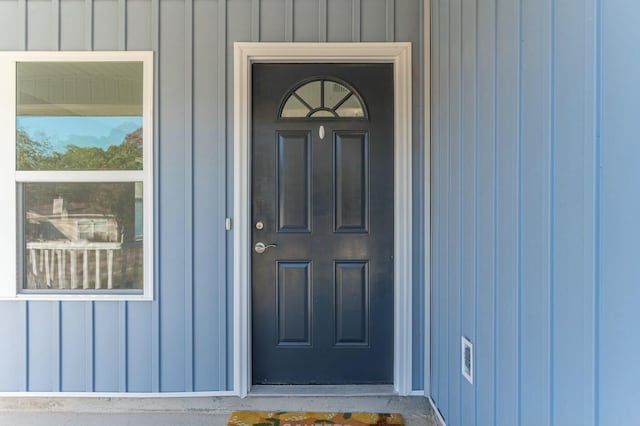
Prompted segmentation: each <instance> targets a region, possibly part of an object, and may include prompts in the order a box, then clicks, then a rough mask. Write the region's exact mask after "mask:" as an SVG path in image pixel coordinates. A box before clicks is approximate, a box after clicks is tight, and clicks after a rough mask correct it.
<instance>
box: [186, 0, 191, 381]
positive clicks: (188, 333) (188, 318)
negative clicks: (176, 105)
mask: <svg viewBox="0 0 640 426" xmlns="http://www.w3.org/2000/svg"><path fill="white" fill-rule="evenodd" d="M184 28H185V30H184V31H185V35H184V40H185V46H184V76H185V79H184V80H185V83H184V150H185V153H184V208H185V212H184V216H185V223H184V236H185V244H184V303H185V307H184V311H185V320H184V323H185V333H184V334H185V336H184V337H185V342H184V344H185V348H184V349H185V372H184V373H185V391H187V392H193V0H186V1H185V11H184Z"/></svg>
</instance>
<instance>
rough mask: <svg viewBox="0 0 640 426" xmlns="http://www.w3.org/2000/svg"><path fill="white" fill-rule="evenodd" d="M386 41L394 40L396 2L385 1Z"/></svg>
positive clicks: (393, 0)
mask: <svg viewBox="0 0 640 426" xmlns="http://www.w3.org/2000/svg"><path fill="white" fill-rule="evenodd" d="M386 28H387V41H390V42H391V41H395V40H396V1H395V0H387V25H386Z"/></svg>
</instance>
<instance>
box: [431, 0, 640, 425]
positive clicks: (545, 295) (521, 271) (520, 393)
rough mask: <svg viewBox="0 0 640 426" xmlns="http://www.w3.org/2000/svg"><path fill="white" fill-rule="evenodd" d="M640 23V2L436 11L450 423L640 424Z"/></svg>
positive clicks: (444, 5) (440, 285) (437, 297)
mask: <svg viewBox="0 0 640 426" xmlns="http://www.w3.org/2000/svg"><path fill="white" fill-rule="evenodd" d="M638 22H640V5H639V4H638V2H637V1H632V0H627V1H621V0H588V1H560V0H540V1H539V0H535V1H526V0H510V1H507V0H505V1H501V0H477V1H466V0H447V1H444V0H434V1H433V2H432V91H433V98H432V104H433V108H432V164H433V167H432V218H433V222H432V229H433V240H432V252H433V263H432V271H433V275H432V292H433V293H432V304H433V311H432V339H433V340H432V348H433V349H432V380H431V394H432V396H433V399H434V401H435V403H436V405H437V406H438V408H439V409H440V411H441V412H442V414H443V416H444V418H445V420H446V421H447V424H448V425H449V426H455V425H532V426H537V425H631V424H639V423H640V405H638V401H639V400H640V386H638V383H640V369H638V368H637V366H636V364H634V363H633V360H637V358H638V355H637V354H638V352H639V351H640V344H639V343H638V339H637V336H636V334H637V333H635V326H634V324H637V323H638V322H640V310H638V308H637V304H638V301H639V300H640V286H639V285H638V283H639V282H640V262H638V249H637V247H638V241H639V240H640V221H639V220H638V218H639V217H640V197H639V194H638V182H639V181H640V167H638V165H639V164H640V144H639V143H638V135H640V120H638V112H639V111H640V84H638V82H639V80H638V78H639V77H638V76H640V57H639V56H638V54H637V50H638V45H640V29H639V27H638ZM461 335H464V336H467V337H468V338H470V339H471V340H472V341H473V342H474V344H475V346H474V349H475V356H476V365H475V369H476V370H475V381H474V385H470V384H469V383H467V382H466V381H465V380H464V379H463V378H462V376H461V374H460V361H459V356H460V355H459V354H460V336H461Z"/></svg>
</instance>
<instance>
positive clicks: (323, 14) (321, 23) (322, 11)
mask: <svg viewBox="0 0 640 426" xmlns="http://www.w3.org/2000/svg"><path fill="white" fill-rule="evenodd" d="M327 12H328V8H327V0H319V2H318V41H320V42H326V41H327Z"/></svg>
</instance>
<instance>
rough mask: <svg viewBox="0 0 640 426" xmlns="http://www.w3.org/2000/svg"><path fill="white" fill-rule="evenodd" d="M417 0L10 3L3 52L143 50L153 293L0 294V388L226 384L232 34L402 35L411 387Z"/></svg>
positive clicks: (236, 37) (419, 185) (419, 368)
mask: <svg viewBox="0 0 640 426" xmlns="http://www.w3.org/2000/svg"><path fill="white" fill-rule="evenodd" d="M422 8H423V5H422V1H419V0H295V1H294V0H7V1H0V50H7V51H13V50H153V51H154V52H155V54H156V69H155V75H156V80H155V85H156V90H155V123H154V127H155V137H156V140H155V147H156V161H155V164H156V185H157V196H156V206H157V209H156V219H157V220H156V226H157V229H156V241H157V247H156V258H155V261H156V277H157V279H156V290H155V291H156V294H155V300H154V301H153V302H43V301H38V302H2V303H0V348H2V354H3V355H2V362H1V363H0V391H9V392H13V391H44V392H58V391H64V392H91V391H95V392H191V391H218V390H229V389H231V388H232V387H233V377H232V371H233V358H234V355H233V352H232V342H233V340H232V339H233V336H232V334H231V330H232V312H231V308H230V307H231V306H232V296H233V291H232V288H231V282H232V277H231V274H230V271H231V269H232V268H231V265H232V261H233V259H232V258H231V255H230V253H232V247H231V236H230V235H229V234H228V233H226V232H225V230H224V223H225V217H227V216H230V214H231V206H232V205H233V204H232V203H233V194H232V192H231V188H233V182H232V176H233V170H232V168H231V166H230V165H231V164H233V162H232V155H233V153H232V150H231V147H232V137H233V135H232V133H231V131H230V130H229V129H232V123H233V116H232V110H233V109H232V108H233V105H232V97H233V91H232V90H233V86H232V85H233V61H232V55H233V42H235V41H319V42H325V41H363V42H365V41H410V42H413V43H414V44H413V63H414V81H413V89H414V90H413V99H414V115H413V125H414V128H413V135H414V144H413V162H414V163H413V167H414V176H415V178H414V194H413V198H414V200H416V201H415V204H414V212H413V213H414V216H413V217H414V223H415V224H416V231H417V232H415V233H414V241H413V243H414V246H413V250H414V256H415V259H416V261H415V262H413V263H414V265H415V266H414V268H415V270H414V271H413V276H414V279H415V282H414V297H413V301H414V302H413V303H414V306H413V312H414V315H415V317H414V324H415V327H414V340H413V343H414V348H415V350H414V356H413V359H414V369H413V372H414V382H413V383H414V389H422V377H423V361H424V353H423V350H422V348H423V347H424V345H423V337H424V336H423V333H424V330H423V327H422V326H421V324H423V323H424V320H423V317H424V313H423V303H422V302H423V300H424V289H423V284H424V283H423V281H424V279H423V275H424V265H423V262H422V261H421V259H422V256H423V253H424V251H423V245H424V240H423V235H424V220H423V210H424V208H423V196H422V194H423V191H424V181H423V179H421V176H423V173H424V172H423V170H424V169H423V167H424V164H423V159H424V149H425V148H424V144H423V142H422V141H423V131H422V129H423V124H424V123H423V119H422V117H423V104H422V96H421V94H422V93H423V84H424V82H423V75H424V72H423V51H424V46H423V42H422V40H423V38H422V24H423V22H422V17H423V13H422V12H423V9H422Z"/></svg>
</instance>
